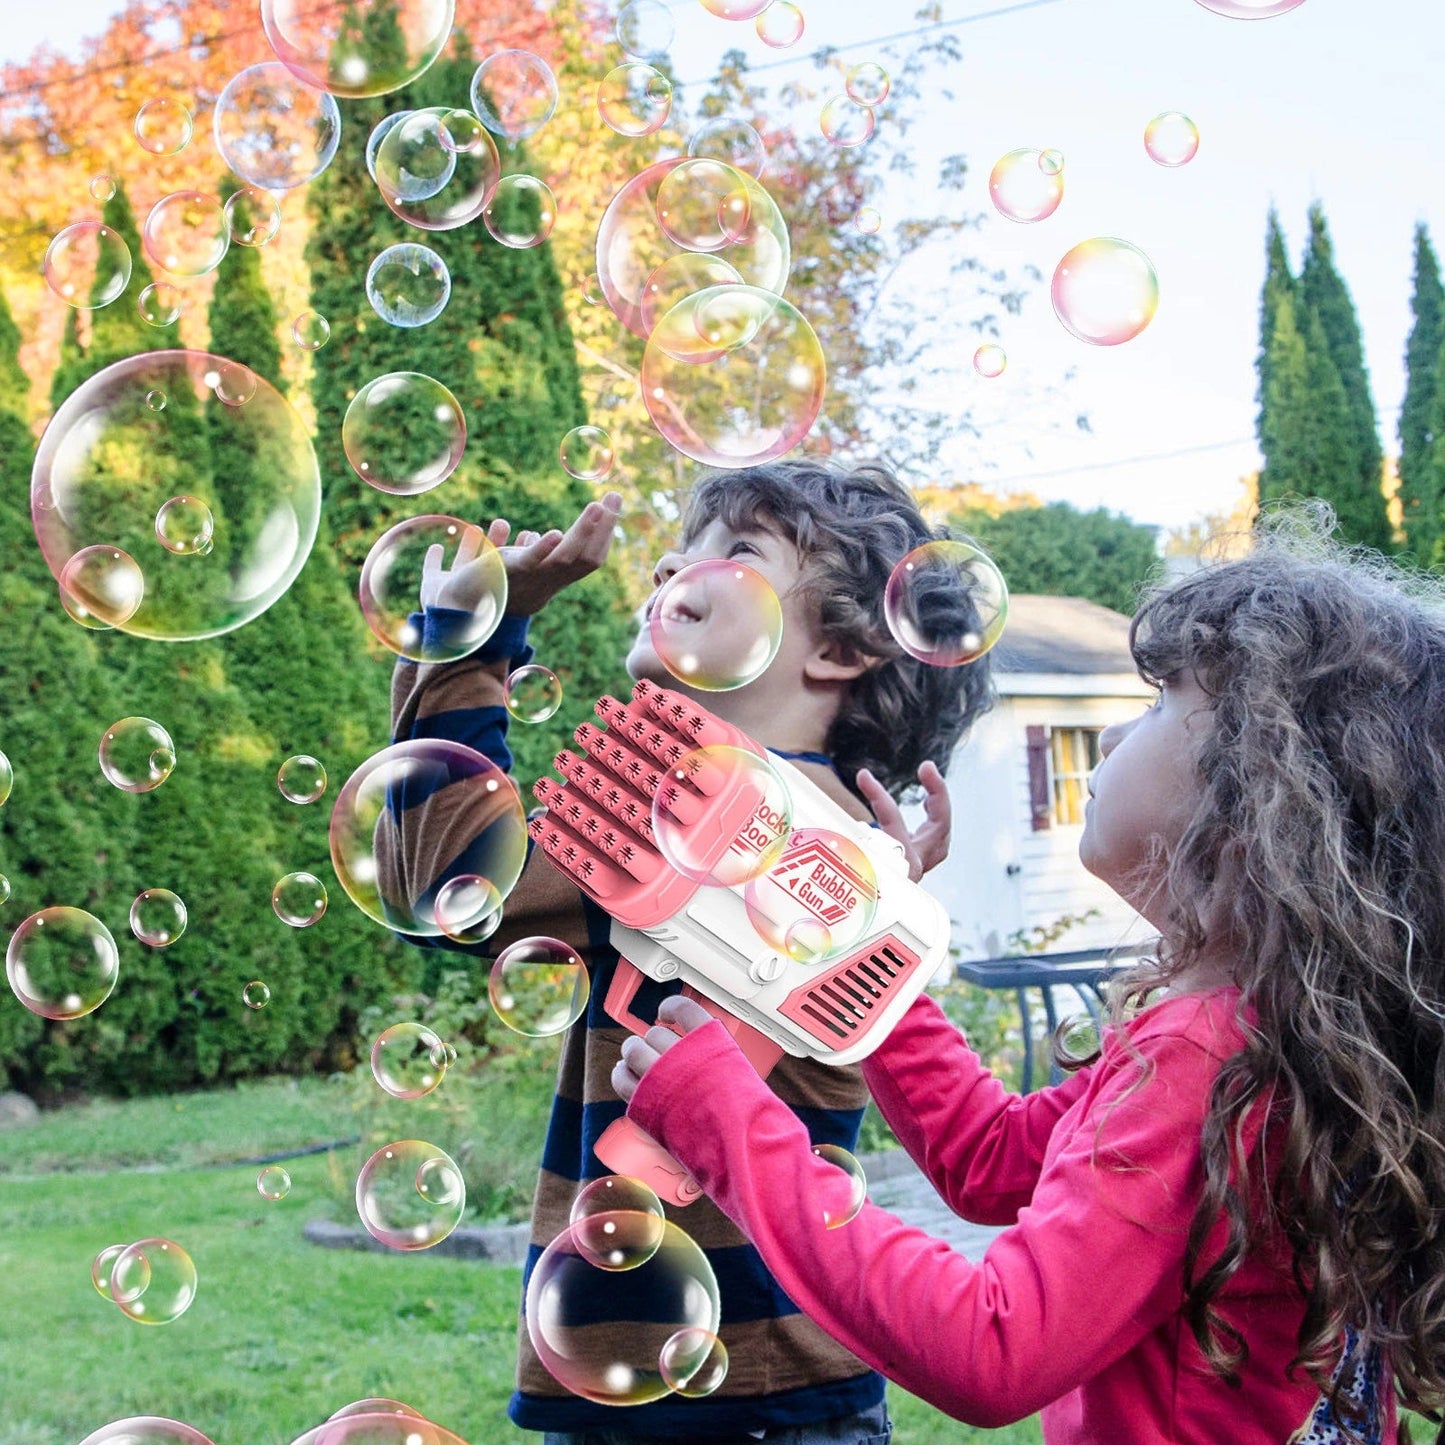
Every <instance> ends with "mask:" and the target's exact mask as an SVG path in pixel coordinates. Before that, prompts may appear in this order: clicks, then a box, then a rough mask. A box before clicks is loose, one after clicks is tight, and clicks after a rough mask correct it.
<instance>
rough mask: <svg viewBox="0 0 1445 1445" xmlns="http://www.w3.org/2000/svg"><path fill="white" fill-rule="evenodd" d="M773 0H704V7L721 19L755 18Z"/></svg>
mask: <svg viewBox="0 0 1445 1445" xmlns="http://www.w3.org/2000/svg"><path fill="white" fill-rule="evenodd" d="M771 3H772V0H702V8H703V9H704V10H706V11H707V12H708V13H709V14H710V15H716V16H717V17H718V19H719V20H753V19H755V18H756V17H757V16H759V15H761V14H762V13H763V11H764V10H766V9H767V8H768V6H769V4H771Z"/></svg>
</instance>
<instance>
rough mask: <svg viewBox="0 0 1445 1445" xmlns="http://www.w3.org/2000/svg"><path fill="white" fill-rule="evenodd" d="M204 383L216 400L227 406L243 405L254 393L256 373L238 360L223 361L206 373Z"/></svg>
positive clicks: (256, 383)
mask: <svg viewBox="0 0 1445 1445" xmlns="http://www.w3.org/2000/svg"><path fill="white" fill-rule="evenodd" d="M205 379H206V383H207V385H209V386H210V388H211V390H212V391H213V392H214V393H215V395H216V400H217V401H219V402H224V403H225V404H226V405H227V406H245V404H246V403H247V402H248V401H250V400H251V398H252V397H253V396H255V395H256V388H257V385H258V382H257V378H256V373H255V372H254V371H252V370H251V368H250V367H249V366H242V365H241V363H240V362H239V361H223V362H221V364H220V365H219V366H218V367H216V368H215V370H214V371H208V372H207V373H206V378H205Z"/></svg>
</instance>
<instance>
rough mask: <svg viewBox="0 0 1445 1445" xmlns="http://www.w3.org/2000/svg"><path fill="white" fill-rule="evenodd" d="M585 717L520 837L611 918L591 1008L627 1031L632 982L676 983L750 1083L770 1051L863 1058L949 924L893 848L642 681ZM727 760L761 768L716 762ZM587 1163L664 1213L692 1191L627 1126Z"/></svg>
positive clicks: (823, 1058) (776, 764)
mask: <svg viewBox="0 0 1445 1445" xmlns="http://www.w3.org/2000/svg"><path fill="white" fill-rule="evenodd" d="M596 712H597V716H598V717H599V718H601V720H602V721H603V723H605V724H606V727H605V729H604V728H598V727H594V726H592V725H591V724H590V723H583V724H582V726H581V727H579V728H578V729H577V731H576V733H575V734H574V736H575V737H576V739H577V743H578V746H579V747H580V748H581V750H582V755H581V756H579V755H578V754H576V753H573V752H571V751H565V750H564V751H563V752H560V753H558V754H557V757H556V759H555V760H554V767H555V768H556V770H557V771H558V772H559V773H560V774H562V776H563V777H564V778H565V779H566V781H565V782H563V783H560V784H559V783H557V782H555V781H553V780H552V779H551V778H542V779H539V780H538V782H537V784H536V786H535V787H534V789H533V791H534V792H535V793H536V795H537V797H538V798H539V799H540V800H541V801H542V802H543V803H545V804H546V807H547V811H546V814H545V815H543V816H539V817H537V818H534V819H533V820H532V822H531V824H530V825H529V828H530V831H531V834H532V837H533V838H534V839H535V840H536V841H537V843H538V844H539V845H540V846H541V848H542V850H543V851H544V852H545V853H546V855H547V856H548V858H550V859H551V860H552V862H553V863H554V864H555V865H556V866H557V867H559V868H561V869H562V870H563V871H564V872H565V873H566V874H567V875H568V877H569V878H571V879H572V880H573V881H574V882H575V883H576V884H577V885H578V887H580V888H581V889H582V890H583V892H585V893H586V894H588V895H589V897H591V898H592V899H594V900H595V901H596V902H597V903H598V905H599V906H601V907H602V908H604V909H605V910H606V911H607V912H608V913H610V914H611V915H612V919H613V923H612V933H611V939H612V943H613V946H614V947H615V948H616V949H617V951H618V953H619V954H620V955H621V962H620V963H619V966H618V968H617V971H616V974H615V975H614V977H613V980H612V984H611V986H610V987H609V989H608V991H607V998H606V1000H605V1006H606V1009H607V1012H608V1013H609V1014H610V1015H611V1016H612V1017H613V1018H614V1019H616V1020H617V1022H618V1023H620V1024H623V1025H625V1026H626V1027H627V1028H629V1029H631V1030H632V1031H633V1032H634V1033H637V1034H644V1033H646V1031H647V1029H648V1027H649V1026H650V1023H649V1021H647V1020H644V1019H641V1018H639V1017H637V1015H636V1014H635V1013H633V1011H632V1001H633V998H634V996H635V994H636V992H637V989H638V986H639V985H640V984H641V982H642V979H643V977H644V975H645V976H646V977H649V978H653V979H658V980H669V979H681V980H682V981H683V983H684V985H685V986H684V990H683V991H684V992H685V993H687V994H688V995H689V996H691V997H693V998H696V999H697V1000H698V1001H699V1002H700V1003H701V1004H702V1005H703V1007H704V1008H706V1009H707V1010H708V1011H709V1012H710V1013H712V1014H714V1015H715V1016H716V1017H717V1018H719V1019H721V1020H722V1022H723V1023H724V1024H725V1025H726V1026H727V1028H728V1030H729V1032H730V1033H731V1034H732V1035H733V1037H734V1039H735V1040H736V1041H737V1043H738V1045H739V1046H740V1047H741V1048H742V1050H743V1052H744V1053H745V1054H746V1055H747V1057H748V1059H749V1061H750V1062H751V1063H752V1064H753V1066H754V1067H755V1068H756V1069H757V1071H758V1073H759V1074H761V1075H763V1076H766V1075H767V1073H768V1071H769V1069H771V1068H772V1066H773V1064H775V1063H776V1062H777V1060H778V1058H779V1057H780V1056H781V1055H782V1054H783V1052H784V1051H786V1052H787V1053H790V1054H794V1055H797V1056H798V1057H800V1058H801V1057H810V1058H815V1059H818V1060H819V1061H820V1062H822V1063H827V1064H851V1063H855V1062H857V1061H858V1060H859V1059H862V1058H865V1057H866V1056H867V1055H868V1054H870V1053H872V1051H873V1050H874V1049H875V1048H877V1047H878V1045H879V1044H880V1043H882V1041H883V1039H884V1038H885V1037H886V1036H887V1034H888V1031H889V1030H890V1029H891V1028H892V1027H893V1025H894V1024H895V1023H896V1022H897V1021H898V1020H899V1019H900V1018H901V1017H902V1016H903V1014H904V1012H905V1011H906V1010H907V1008H908V1006H909V1005H910V1004H911V1003H912V1002H913V1000H914V999H915V998H916V997H917V996H918V995H919V994H920V993H921V992H922V991H923V988H924V986H925V985H926V984H927V982H928V980H929V978H930V977H932V975H933V973H934V972H935V970H936V969H937V968H938V966H939V965H940V964H941V963H942V962H943V960H944V958H945V957H946V955H947V952H948V943H949V921H948V915H947V914H946V912H945V911H944V909H943V907H942V905H941V904H939V903H938V902H937V900H936V899H934V898H932V897H931V896H930V895H929V894H928V893H926V892H924V890H923V889H922V888H920V887H919V886H918V885H917V884H916V883H913V882H911V881H910V880H909V878H908V870H907V865H906V862H905V859H904V853H903V848H902V845H901V844H899V843H898V842H896V841H895V840H894V839H892V838H890V837H889V836H888V835H887V834H885V833H882V832H879V831H878V830H877V829H875V828H871V827H869V826H868V825H867V824H866V823H861V822H859V821H858V820H857V819H854V818H851V817H849V815H848V814H847V813H845V812H844V811H843V810H842V809H841V808H840V807H838V805H837V804H836V803H834V802H833V801H832V799H830V798H829V797H828V796H827V795H826V794H825V793H824V792H823V791H822V790H821V789H819V788H818V787H817V786H816V784H814V783H812V782H811V781H809V779H808V778H807V777H806V776H805V775H804V774H803V773H802V771H801V770H799V769H798V768H795V767H793V766H792V765H791V764H790V763H788V762H787V761H786V760H784V759H781V758H778V757H776V756H773V755H769V754H767V753H766V752H765V751H764V749H763V748H761V747H760V746H759V745H758V744H757V743H755V742H754V741H753V740H752V738H750V737H749V736H748V735H747V734H746V733H744V732H743V731H742V730H741V729H739V728H736V727H733V726H732V725H731V724H729V723H725V722H723V721H722V720H721V719H720V718H717V717H714V716H713V715H712V714H711V713H710V712H708V711H707V710H706V709H704V708H701V707H698V706H696V705H695V704H693V703H692V702H690V701H689V700H687V699H686V698H684V697H682V696H681V695H680V694H677V693H672V692H668V691H666V690H665V689H663V688H659V687H657V686H655V685H654V684H652V683H649V682H646V681H643V682H639V683H638V684H637V685H636V687H635V688H634V689H633V692H632V701H631V702H630V703H627V704H623V703H620V702H618V701H617V699H616V698H612V697H604V698H602V699H601V701H600V702H598V704H597V707H596ZM732 750H737V752H733V751H732ZM741 753H746V754H750V755H752V757H755V758H759V759H766V763H767V766H766V767H742V768H736V767H729V766H726V765H725V762H726V759H727V758H728V757H734V758H735V757H737V756H738V754H741ZM743 761H745V762H746V761H747V759H743ZM769 769H771V772H772V774H773V775H774V776H775V777H777V778H779V779H781V781H782V784H783V787H784V789H785V791H786V794H787V800H786V801H787V806H786V807H785V808H783V809H780V808H779V807H778V806H777V804H778V796H777V790H776V788H770V787H768V786H767V785H766V784H767V780H768V773H769ZM659 793H660V794H661V796H660V797H659V796H658V795H659ZM655 809H656V810H657V811H656V813H655V811H654V810H655ZM655 817H656V818H657V820H658V822H659V824H661V825H665V826H666V829H667V833H668V837H669V838H672V839H678V838H681V839H684V840H685V852H686V856H687V863H688V866H687V869H686V872H683V871H680V870H679V869H678V868H676V867H674V866H673V865H672V864H671V863H670V862H669V861H668V859H667V858H666V857H665V856H664V852H663V850H662V849H661V848H660V847H659V840H658V838H657V837H656V833H655V830H654V818H655ZM671 851H673V853H674V856H676V849H675V847H674V848H673V849H672V850H671ZM702 879H709V880H713V881H699V880H702ZM729 879H733V880H743V881H733V882H725V881H724V880H729ZM596 1152H597V1156H598V1158H600V1159H601V1160H602V1162H603V1163H604V1164H606V1165H607V1167H608V1168H609V1169H610V1170H612V1171H613V1172H614V1173H617V1174H628V1175H632V1176H633V1177H636V1178H641V1179H644V1180H646V1182H647V1183H648V1184H650V1185H651V1186H652V1187H653V1188H654V1189H655V1190H656V1191H657V1192H658V1194H660V1195H661V1196H662V1197H663V1198H665V1199H668V1200H670V1201H671V1202H672V1203H674V1204H687V1203H690V1202H691V1201H692V1200H693V1199H696V1198H697V1196H698V1194H699V1193H700V1192H701V1190H700V1189H699V1188H698V1185H697V1183H696V1181H694V1180H693V1179H692V1177H691V1176H690V1175H689V1174H688V1173H687V1172H686V1170H684V1169H683V1167H682V1166H681V1165H680V1164H678V1163H677V1162H676V1160H674V1159H673V1158H672V1156H671V1155H669V1154H667V1153H666V1152H665V1151H664V1150H663V1149H662V1148H661V1146H660V1145H658V1144H657V1142H656V1141H655V1140H653V1139H652V1138H651V1136H650V1135H648V1134H646V1133H644V1132H643V1131H642V1130H641V1129H639V1128H638V1127H637V1126H636V1125H635V1124H633V1123H632V1122H631V1121H630V1120H628V1119H626V1118H623V1119H619V1120H617V1121H616V1122H615V1123H613V1124H612V1125H610V1126H609V1127H608V1128H607V1130H606V1131H605V1132H604V1133H603V1135H602V1137H601V1138H600V1139H599V1140H598V1141H597V1146H596Z"/></svg>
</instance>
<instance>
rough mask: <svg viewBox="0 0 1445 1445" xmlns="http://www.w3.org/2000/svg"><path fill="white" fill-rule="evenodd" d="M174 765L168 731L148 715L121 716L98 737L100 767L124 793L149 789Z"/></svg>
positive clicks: (173, 750)
mask: <svg viewBox="0 0 1445 1445" xmlns="http://www.w3.org/2000/svg"><path fill="white" fill-rule="evenodd" d="M175 765H176V745H175V744H174V743H173V742H172V741H171V735H170V734H169V733H168V732H167V731H166V730H165V729H164V728H163V727H162V726H161V725H160V724H159V723H158V722H154V721H152V720H151V719H150V718H148V717H123V718H121V720H120V721H119V722H116V723H112V724H111V725H110V726H109V727H108V728H106V730H105V732H104V734H103V735H102V736H101V739H100V770H101V772H102V773H104V774H105V776H106V777H107V778H108V779H109V780H110V782H112V783H114V784H115V786H116V787H117V788H119V789H121V791H122V792H126V793H150V792H154V791H155V789H157V788H158V787H160V785H161V784H162V783H163V782H165V780H166V779H167V778H168V777H170V775H171V770H172V769H173V768H174V767H175Z"/></svg>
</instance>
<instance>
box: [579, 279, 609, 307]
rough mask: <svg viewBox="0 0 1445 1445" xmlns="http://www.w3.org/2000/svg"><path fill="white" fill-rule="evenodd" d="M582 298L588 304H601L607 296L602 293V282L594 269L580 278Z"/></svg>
mask: <svg viewBox="0 0 1445 1445" xmlns="http://www.w3.org/2000/svg"><path fill="white" fill-rule="evenodd" d="M582 299H583V300H584V301H585V302H586V303H587V304H588V305H589V306H601V305H603V304H604V303H605V302H606V300H607V298H606V297H605V296H604V295H603V294H602V282H601V281H600V280H598V278H597V273H596V272H595V271H589V272H588V273H587V274H586V275H585V276H584V277H583V278H582Z"/></svg>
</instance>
